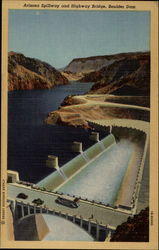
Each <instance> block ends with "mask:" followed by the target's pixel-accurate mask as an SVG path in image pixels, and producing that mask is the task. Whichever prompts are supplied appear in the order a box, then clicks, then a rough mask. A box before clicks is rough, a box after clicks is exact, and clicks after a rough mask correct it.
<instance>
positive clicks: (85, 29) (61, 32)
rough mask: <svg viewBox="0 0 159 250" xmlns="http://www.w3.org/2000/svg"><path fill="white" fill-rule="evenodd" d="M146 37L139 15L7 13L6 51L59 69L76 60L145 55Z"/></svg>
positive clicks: (146, 17)
mask: <svg viewBox="0 0 159 250" xmlns="http://www.w3.org/2000/svg"><path fill="white" fill-rule="evenodd" d="M149 33H150V13H149V12H143V11H129V12H128V11H126V12H125V11H109V12H108V11H60V10H9V44H8V51H15V52H20V53H23V54H24V55H25V56H28V57H34V58H38V59H40V60H43V61H45V62H48V63H49V64H51V65H52V66H54V67H56V68H61V67H64V66H66V65H67V64H68V63H69V62H70V61H71V60H72V59H73V58H78V57H88V56H96V55H110V54H115V53H122V52H133V51H147V50H149V49H150V48H149V47H150V45H149V43H150V41H149V37H150V35H149Z"/></svg>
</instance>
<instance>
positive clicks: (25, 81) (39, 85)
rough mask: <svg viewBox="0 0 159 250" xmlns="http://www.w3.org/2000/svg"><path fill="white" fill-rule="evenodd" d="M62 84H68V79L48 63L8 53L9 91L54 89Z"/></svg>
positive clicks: (19, 54)
mask: <svg viewBox="0 0 159 250" xmlns="http://www.w3.org/2000/svg"><path fill="white" fill-rule="evenodd" d="M61 84H68V80H67V78H66V77H65V76H63V75H62V74H61V73H60V72H59V71H58V70H56V69H55V68H54V67H52V66H51V65H49V64H48V63H46V62H42V61H40V60H38V59H35V58H30V57H26V56H24V55H23V54H21V53H16V52H13V51H11V52H9V53H8V90H22V89H44V88H53V87H54V86H56V85H61Z"/></svg>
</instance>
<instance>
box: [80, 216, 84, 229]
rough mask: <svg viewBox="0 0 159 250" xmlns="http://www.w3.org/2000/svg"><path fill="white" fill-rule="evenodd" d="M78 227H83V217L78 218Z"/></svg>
mask: <svg viewBox="0 0 159 250" xmlns="http://www.w3.org/2000/svg"><path fill="white" fill-rule="evenodd" d="M80 227H83V219H82V218H81V219H80Z"/></svg>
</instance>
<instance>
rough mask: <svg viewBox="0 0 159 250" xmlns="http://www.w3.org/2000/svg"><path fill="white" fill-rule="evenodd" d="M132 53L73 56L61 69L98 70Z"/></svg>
mask: <svg viewBox="0 0 159 250" xmlns="http://www.w3.org/2000/svg"><path fill="white" fill-rule="evenodd" d="M134 54H135V53H121V54H115V55H104V56H91V57H86V58H75V59H73V60H72V61H71V62H70V63H69V64H68V65H67V66H66V67H65V68H64V69H63V71H65V72H68V73H76V74H85V73H90V72H94V71H98V70H100V69H101V68H103V67H107V66H109V65H111V64H113V63H114V62H117V61H120V60H121V59H124V58H125V57H129V56H132V55H134Z"/></svg>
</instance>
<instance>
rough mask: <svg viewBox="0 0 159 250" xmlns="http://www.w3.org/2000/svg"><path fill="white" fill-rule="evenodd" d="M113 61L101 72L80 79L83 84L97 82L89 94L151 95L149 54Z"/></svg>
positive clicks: (125, 56) (126, 56) (133, 54)
mask: <svg viewBox="0 0 159 250" xmlns="http://www.w3.org/2000/svg"><path fill="white" fill-rule="evenodd" d="M116 56H117V55H116ZM113 60H114V61H113ZM113 60H111V64H110V63H109V65H107V66H104V67H102V68H101V69H100V70H95V71H94V72H91V73H87V74H86V73H85V76H84V77H83V78H82V79H80V81H81V82H95V84H94V85H93V87H92V89H91V90H90V91H89V94H94V93H95V94H115V95H129V96H130V95H131V96H140V95H142V96H144V95H145V96H149V95H150V53H149V52H143V53H142V52H140V53H139V52H137V53H126V54H120V55H118V57H117V59H116V60H115V59H113Z"/></svg>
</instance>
